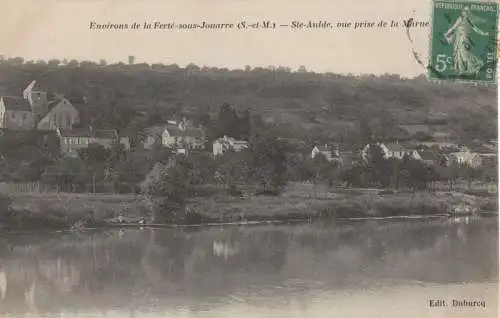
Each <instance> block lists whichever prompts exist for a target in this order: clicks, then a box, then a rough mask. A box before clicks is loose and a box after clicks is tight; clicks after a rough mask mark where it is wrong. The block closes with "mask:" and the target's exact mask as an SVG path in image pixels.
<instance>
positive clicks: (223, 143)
mask: <svg viewBox="0 0 500 318" xmlns="http://www.w3.org/2000/svg"><path fill="white" fill-rule="evenodd" d="M246 148H248V142H247V141H245V140H236V139H234V138H232V137H228V136H224V137H222V138H219V139H217V140H215V141H214V142H213V144H212V149H213V153H214V156H218V155H221V154H223V153H224V152H226V151H235V152H239V151H242V150H243V149H246Z"/></svg>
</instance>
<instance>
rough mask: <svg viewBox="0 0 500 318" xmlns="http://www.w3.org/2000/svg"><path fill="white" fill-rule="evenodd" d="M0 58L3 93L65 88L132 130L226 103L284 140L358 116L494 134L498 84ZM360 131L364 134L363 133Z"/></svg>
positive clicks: (343, 127)
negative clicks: (141, 121)
mask: <svg viewBox="0 0 500 318" xmlns="http://www.w3.org/2000/svg"><path fill="white" fill-rule="evenodd" d="M58 63H59V61H49V62H48V63H46V62H43V63H24V62H23V61H22V59H18V60H16V59H10V60H4V61H3V62H2V63H1V64H0V94H3V95H21V94H22V90H23V89H24V87H25V86H26V85H27V84H29V82H30V81H32V80H36V81H37V83H38V85H39V88H40V89H41V90H45V91H49V92H58V93H62V94H65V95H66V97H68V98H69V99H70V100H71V101H72V102H73V103H74V104H75V106H76V107H78V108H79V109H80V110H81V111H82V114H83V118H84V122H85V124H93V125H94V126H96V127H114V128H126V127H129V126H130V125H132V124H133V121H134V116H135V115H137V114H140V112H144V113H146V114H149V115H150V116H152V117H155V118H159V117H160V116H157V115H164V116H165V117H168V116H170V115H172V114H175V113H177V114H180V113H182V114H188V115H189V114H191V115H193V116H194V117H198V118H199V117H200V116H207V115H208V114H212V115H213V114H215V113H217V112H218V110H219V108H220V106H221V105H222V104H223V103H224V102H227V103H229V104H230V105H231V106H232V107H234V108H235V109H237V110H239V111H243V110H245V109H250V110H251V111H252V112H253V113H257V114H259V115H261V116H262V118H263V119H264V121H266V122H269V123H275V124H276V126H277V127H278V129H279V130H280V132H281V134H282V135H283V137H304V136H309V137H310V138H311V139H328V138H337V137H339V136H349V135H351V134H353V133H354V132H356V131H358V130H359V126H360V122H364V123H366V124H367V125H368V126H370V127H371V128H372V129H377V127H378V128H381V129H388V128H387V127H389V126H391V125H394V124H396V125H397V124H404V123H430V124H437V126H439V127H440V128H439V130H441V131H444V132H447V133H448V134H449V135H451V136H452V137H453V138H455V137H456V138H457V139H458V140H460V141H467V140H471V139H474V138H478V139H481V140H485V139H490V138H496V135H497V128H496V124H497V123H496V118H497V107H496V106H497V105H496V104H497V97H496V96H497V88H496V86H495V87H484V86H474V85H464V84H439V85H438V84H431V83H428V81H427V79H426V78H425V77H424V76H423V75H422V76H420V77H418V78H415V79H402V78H400V77H399V76H397V75H384V76H381V77H377V76H362V77H356V76H342V75H337V74H316V73H311V72H305V71H304V70H303V71H302V72H291V71H290V70H289V69H286V68H277V69H276V68H274V69H270V68H269V69H264V68H255V69H251V68H249V67H248V68H246V69H245V70H227V69H217V68H199V67H197V66H195V65H189V66H187V67H186V68H180V67H178V66H177V65H162V64H154V65H147V64H133V65H125V64H115V65H105V63H104V62H101V64H96V63H92V62H81V63H78V62H76V61H70V62H67V63H66V64H64V65H63V64H59V65H58ZM358 132H359V131H358Z"/></svg>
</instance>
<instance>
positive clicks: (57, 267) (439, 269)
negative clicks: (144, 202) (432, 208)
mask: <svg viewBox="0 0 500 318" xmlns="http://www.w3.org/2000/svg"><path fill="white" fill-rule="evenodd" d="M7 246H11V247H12V248H6V247H7ZM0 260H1V261H2V264H1V267H0V292H1V294H0V295H1V298H0V314H4V313H10V314H12V315H14V317H24V316H25V314H27V313H30V314H32V315H40V316H45V315H47V314H54V315H56V314H57V315H56V316H58V315H59V313H62V312H64V313H65V314H64V316H65V317H70V316H71V314H78V316H79V317H85V315H84V314H85V313H91V312H92V313H99V314H93V315H90V316H94V317H95V316H98V317H100V316H102V315H101V314H104V313H106V315H107V316H109V317H112V316H113V317H133V316H134V315H135V316H137V317H147V313H150V314H151V317H153V316H155V317H164V316H165V313H166V312H170V313H177V314H178V315H179V317H183V316H184V317H194V316H196V317H205V316H204V315H205V314H206V317H208V316H209V314H210V313H211V314H212V315H213V316H214V317H223V316H227V317H229V316H230V315H229V314H233V315H238V317H239V316H240V315H247V316H249V317H254V316H255V317H257V316H259V315H264V316H265V315H270V313H275V314H276V313H277V311H279V310H281V311H283V310H285V312H286V314H287V315H292V314H293V313H295V312H297V313H301V314H302V316H304V315H306V316H307V317H310V316H311V317H312V316H314V315H317V316H318V317H323V316H324V314H325V311H324V310H327V309H328V308H329V309H328V310H334V311H335V312H337V314H338V315H340V316H344V317H347V316H349V314H352V315H353V317H354V316H356V315H357V314H355V312H354V311H352V310H354V308H353V309H349V308H348V307H349V306H347V305H346V304H351V303H352V306H353V307H355V308H358V309H359V304H355V303H353V301H354V300H356V301H358V302H359V301H361V302H363V303H365V302H370V301H372V302H373V303H374V306H378V308H379V309H380V310H381V311H382V312H385V310H387V308H388V306H389V304H388V302H390V303H392V302H393V300H394V299H400V298H401V299H400V300H398V301H399V304H401V303H403V302H405V299H406V302H407V305H408V306H416V307H415V311H414V312H411V311H409V313H410V314H412V313H413V314H415V313H416V312H418V308H420V309H426V302H427V299H428V298H429V297H436V296H438V295H440V294H443V293H444V294H443V295H448V296H446V297H449V296H450V292H452V293H455V291H457V290H461V291H465V290H466V289H464V288H461V287H460V288H459V287H456V286H458V285H457V284H460V285H461V286H467V288H476V289H477V290H476V295H475V296H476V297H482V296H481V295H483V296H484V297H493V298H492V299H496V298H498V294H497V292H496V286H497V283H496V282H497V281H498V227H497V219H471V220H467V221H463V222H461V221H460V222H457V221H455V220H451V221H432V222H428V221H427V222H426V221H412V222H386V223H382V222H374V221H373V222H350V223H349V222H345V223H338V224H336V225H329V226H324V225H314V224H312V225H311V224H307V225H294V226H258V227H227V228H209V229H202V230H192V229H191V230H190V229H177V230H173V229H168V230H151V229H144V230H120V231H108V232H88V233H83V234H82V233H80V234H78V235H72V234H47V235H45V236H42V235H40V234H39V235H36V236H34V235H23V236H21V235H17V236H4V237H2V238H1V239H0ZM490 285H491V286H492V287H491V288H490V289H488V290H489V292H488V293H489V294H488V295H486V294H485V293H486V286H490ZM453 286H455V287H453ZM446 288H451V289H449V290H448V291H447V292H446V291H445V290H446ZM467 290H468V289H467ZM478 293H479V294H478ZM389 295H392V296H390V297H392V298H388V297H389ZM402 295H406V296H405V297H406V298H405V299H403V298H402V297H403V296H402ZM492 295H493V296H492ZM377 297H378V298H377ZM443 297H445V296H443ZM377 299H378V300H377ZM410 299H413V300H411V301H412V302H410ZM415 299H418V301H417V302H415ZM377 302H378V303H377ZM333 304H335V305H333ZM346 306H347V307H346ZM418 306H420V307H418ZM491 306H492V307H495V306H497V303H496V301H493V302H492V303H491ZM491 306H490V307H491ZM332 307H334V308H332ZM375 309H376V308H375ZM322 310H323V311H322ZM372 310H373V308H372ZM270 316H273V315H270ZM299 316H300V315H299ZM410 316H411V315H410ZM58 317H59V316H58ZM399 317H401V315H399Z"/></svg>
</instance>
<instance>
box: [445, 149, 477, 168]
mask: <svg viewBox="0 0 500 318" xmlns="http://www.w3.org/2000/svg"><path fill="white" fill-rule="evenodd" d="M449 157H450V161H451V162H454V163H458V164H465V165H469V166H471V167H473V168H477V167H479V166H480V165H481V164H482V161H483V160H482V158H481V156H480V155H479V154H478V153H475V152H470V151H460V152H452V153H450V154H449Z"/></svg>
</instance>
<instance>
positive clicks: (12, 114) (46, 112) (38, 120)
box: [0, 81, 79, 130]
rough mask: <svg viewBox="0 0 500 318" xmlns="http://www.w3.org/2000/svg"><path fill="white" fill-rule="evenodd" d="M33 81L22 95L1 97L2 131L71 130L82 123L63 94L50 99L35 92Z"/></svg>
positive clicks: (0, 120)
mask: <svg viewBox="0 0 500 318" xmlns="http://www.w3.org/2000/svg"><path fill="white" fill-rule="evenodd" d="M35 85H36V81H32V82H31V83H30V84H29V85H28V86H27V87H26V88H25V89H24V91H23V96H22V97H21V96H19V97H7V96H4V97H1V98H0V128H6V129H12V130H35V129H38V130H56V129H57V128H62V129H71V128H72V127H73V126H74V125H75V124H77V123H78V122H79V114H78V110H77V109H76V108H75V107H74V106H73V105H72V104H71V102H70V101H69V100H67V99H66V98H64V96H62V95H57V94H55V95H54V97H53V98H51V100H49V96H48V93H47V92H43V91H38V90H35V89H34V88H35Z"/></svg>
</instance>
